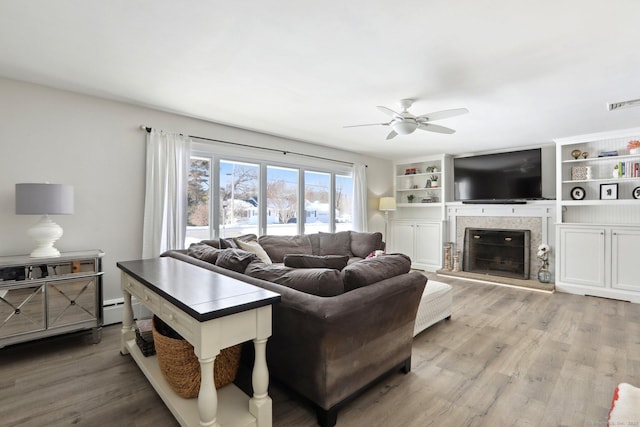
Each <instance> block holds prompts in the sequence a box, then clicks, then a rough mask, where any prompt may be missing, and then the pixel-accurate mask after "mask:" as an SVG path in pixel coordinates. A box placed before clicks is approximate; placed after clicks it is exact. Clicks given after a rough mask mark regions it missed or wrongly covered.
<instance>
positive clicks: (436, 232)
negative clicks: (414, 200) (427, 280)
mask: <svg viewBox="0 0 640 427" xmlns="http://www.w3.org/2000/svg"><path fill="white" fill-rule="evenodd" d="M415 236H416V242H415V259H414V260H413V262H414V263H416V264H421V265H426V266H430V267H433V268H436V269H437V268H440V267H441V259H440V257H441V254H442V245H441V240H442V227H441V226H440V223H439V222H430V223H418V224H416V232H415Z"/></svg>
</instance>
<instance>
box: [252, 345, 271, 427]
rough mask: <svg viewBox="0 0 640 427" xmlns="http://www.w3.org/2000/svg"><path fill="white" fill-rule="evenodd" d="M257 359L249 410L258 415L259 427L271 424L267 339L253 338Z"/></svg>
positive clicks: (254, 365)
mask: <svg viewBox="0 0 640 427" xmlns="http://www.w3.org/2000/svg"><path fill="white" fill-rule="evenodd" d="M253 346H254V348H255V359H254V362H253V372H252V374H251V379H252V382H253V397H252V398H251V399H250V400H249V412H251V413H252V414H253V416H254V417H256V420H257V425H258V427H270V426H271V416H272V414H271V398H270V397H269V395H268V389H269V370H268V369H267V351H266V350H267V339H266V338H256V339H254V340H253Z"/></svg>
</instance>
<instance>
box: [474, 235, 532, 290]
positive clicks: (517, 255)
mask: <svg viewBox="0 0 640 427" xmlns="http://www.w3.org/2000/svg"><path fill="white" fill-rule="evenodd" d="M530 239H531V231H530V230H502V229H491V228H489V229H486V228H465V230H464V254H463V261H464V262H463V270H464V271H468V272H471V273H480V274H493V275H495V276H502V277H513V278H517V279H528V278H529V245H530Z"/></svg>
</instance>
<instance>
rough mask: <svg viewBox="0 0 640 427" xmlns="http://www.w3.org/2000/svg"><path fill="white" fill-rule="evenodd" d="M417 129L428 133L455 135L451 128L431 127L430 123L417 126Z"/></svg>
mask: <svg viewBox="0 0 640 427" xmlns="http://www.w3.org/2000/svg"><path fill="white" fill-rule="evenodd" d="M418 129H422V130H428V131H429V132H438V133H456V131H455V130H453V129H451V128H447V127H444V126H440V125H433V124H431V123H422V124H421V125H420V126H418Z"/></svg>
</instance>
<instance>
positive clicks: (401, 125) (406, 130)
mask: <svg viewBox="0 0 640 427" xmlns="http://www.w3.org/2000/svg"><path fill="white" fill-rule="evenodd" d="M391 128H393V130H394V131H396V133H397V134H399V135H409V134H410V133H413V131H415V130H416V129H417V128H418V123H417V122H415V121H410V120H402V121H395V122H394V123H391Z"/></svg>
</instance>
